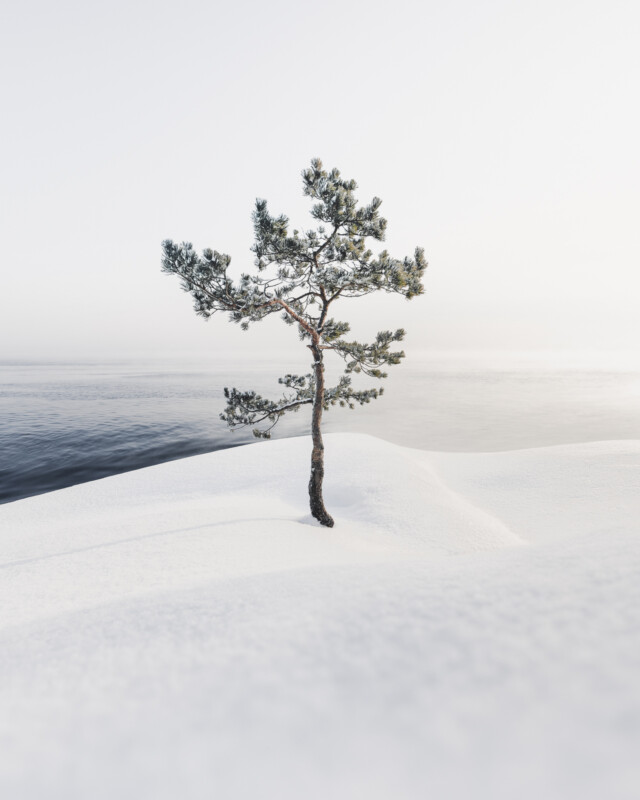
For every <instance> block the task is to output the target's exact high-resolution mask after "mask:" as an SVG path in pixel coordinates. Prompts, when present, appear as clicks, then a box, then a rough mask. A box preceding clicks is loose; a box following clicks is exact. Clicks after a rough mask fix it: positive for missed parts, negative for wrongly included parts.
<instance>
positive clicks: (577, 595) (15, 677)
mask: <svg viewBox="0 0 640 800" xmlns="http://www.w3.org/2000/svg"><path fill="white" fill-rule="evenodd" d="M325 446H326V479H325V482H326V491H325V499H326V504H327V508H328V509H329V510H330V512H331V513H332V514H333V516H334V517H335V519H336V526H335V528H333V529H331V530H328V529H325V528H321V527H320V526H318V525H317V524H316V523H315V522H314V521H313V520H312V519H311V518H310V517H309V515H308V510H307V506H306V482H307V478H308V465H309V457H310V443H309V440H308V439H307V438H300V439H288V440H279V441H274V442H268V443H260V444H257V445H250V446H246V447H240V448H236V449H233V450H226V451H222V452H217V453H212V454H209V455H204V456H198V457H195V458H190V459H185V460H183V461H177V462H172V463H169V464H164V465H160V466H157V467H152V468H149V469H145V470H140V471H138V472H134V473H128V474H126V475H120V476H117V477H114V478H108V479H105V480H102V481H96V482H95V483H91V484H84V485H81V486H77V487H73V488H70V489H65V490H62V491H59V492H55V493H51V494H49V495H43V496H40V497H35V498H30V499H27V500H23V501H20V502H17V503H12V504H8V505H5V506H2V507H0V551H1V553H2V559H1V563H0V794H1V795H2V796H3V797H10V798H45V797H46V798H47V800H49V799H50V798H65V800H69V798H87V797H91V798H92V799H93V798H103V797H104V798H110V799H111V798H114V797H117V798H124V799H125V800H126V799H128V798H140V797H143V798H147V797H149V798H150V797H153V798H154V800H155V799H156V798H160V799H162V798H175V797H180V798H205V797H206V798H210V797H220V798H225V800H226V798H254V797H262V798H278V800H288V798H301V797H304V798H305V799H309V800H315V798H322V799H323V800H326V799H327V798H331V800H342V798H345V799H346V798H349V799H350V800H351V799H352V798H367V800H377V798H381V799H382V798H385V799H386V798H396V797H402V798H424V797H428V796H432V797H433V796H435V797H439V798H442V797H447V798H465V799H466V798H470V797H473V798H502V797H504V798H507V797H508V798H513V797H514V796H518V797H519V798H541V797H544V798H563V800H565V799H566V798H574V797H576V798H578V797H580V798H590V797H593V798H602V797H607V798H625V797H629V798H630V797H632V796H635V794H634V792H635V791H636V790H637V785H638V782H639V781H640V769H639V768H638V766H637V762H638V759H637V753H638V752H640V678H639V675H640V581H639V580H638V578H639V575H640V538H639V537H638V533H639V532H640V531H639V528H638V520H640V499H639V497H640V493H639V492H638V487H639V486H640V480H639V471H640V443H638V442H612V443H597V444H588V445H574V446H566V447H555V448H544V449H539V450H532V451H515V452H509V453H494V454H486V455H485V454H480V455H478V454H474V455H466V454H435V453H425V452H422V451H417V450H411V449H407V448H401V447H397V446H395V445H391V444H389V443H387V442H383V441H381V440H378V439H375V438H373V437H369V436H364V435H346V434H332V435H328V436H327V437H326V439H325Z"/></svg>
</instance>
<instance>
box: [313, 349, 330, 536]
mask: <svg viewBox="0 0 640 800" xmlns="http://www.w3.org/2000/svg"><path fill="white" fill-rule="evenodd" d="M310 349H311V352H312V353H313V369H314V372H315V384H316V385H315V393H314V396H313V412H312V416H311V438H312V440H313V450H312V451H311V478H310V479H309V504H310V506H311V514H312V516H314V517H315V518H316V519H317V520H318V522H319V523H320V524H321V525H326V526H327V527H328V528H333V518H332V517H331V516H330V515H329V513H328V512H327V509H326V508H325V507H324V501H323V499H322V479H323V478H324V444H323V443H322V433H321V432H320V423H321V421H322V403H323V400H324V364H323V363H322V350H321V349H320V347H319V346H318V344H317V343H316V342H314V344H312V345H311V346H310Z"/></svg>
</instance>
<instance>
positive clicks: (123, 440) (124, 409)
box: [0, 354, 640, 503]
mask: <svg viewBox="0 0 640 800" xmlns="http://www.w3.org/2000/svg"><path fill="white" fill-rule="evenodd" d="M286 371H287V368H286V366H285V369H282V366H281V365H280V366H278V365H275V364H272V365H268V364H267V365H262V366H261V367H260V368H259V369H255V368H253V367H251V366H248V365H244V366H242V365H238V363H235V364H234V363H231V362H222V361H220V362H218V363H212V362H210V361H209V362H206V363H205V362H202V363H190V364H184V363H183V362H177V361H174V362H163V363H160V362H158V361H154V362H110V363H65V364H54V363H48V364H44V363H18V362H14V363H0V502H4V503H6V502H9V501H12V500H18V499H20V498H24V497H28V496H30V495H35V494H40V493H42V492H48V491H52V490H54V489H60V488H62V487H65V486H70V485H73V484H76V483H82V482H84V481H89V480H94V479H96V478H102V477H105V476H107V475H113V474H116V473H119V472H126V471H127V470H132V469H138V468H140V467H145V466H149V465H151V464H157V463H160V462H163V461H169V460H172V459H176V458H184V457H185V456H191V455H196V454H198V453H205V452H209V451H211V450H218V449H221V448H226V447H233V446H235V445H239V444H246V443H249V442H256V440H255V439H254V438H253V436H252V434H251V431H250V430H243V431H237V432H235V433H231V432H230V431H229V430H228V429H227V427H226V426H225V424H224V423H222V422H221V421H220V419H219V417H218V415H219V413H220V411H222V409H223V407H224V398H223V387H224V386H237V387H238V388H243V389H249V388H255V389H257V390H258V391H260V392H262V393H264V394H265V396H272V397H274V398H276V397H278V394H279V391H278V390H279V388H280V387H279V386H278V384H277V381H276V379H277V377H278V376H279V375H281V374H283V373H284V372H286ZM370 384H373V385H375V384H376V382H375V381H368V382H365V383H364V384H363V385H370ZM384 386H385V394H384V396H383V397H382V398H380V399H379V400H377V401H374V402H372V403H371V404H370V405H368V406H365V407H363V408H359V407H356V409H355V410H354V411H349V410H344V409H331V410H330V411H329V412H328V413H327V414H326V415H325V424H324V429H325V430H326V431H327V432H331V431H348V430H352V431H362V432H367V433H372V434H375V435H377V436H380V437H382V438H385V439H388V440H390V441H392V442H396V443H398V444H402V445H408V446H411V447H418V448H423V449H428V450H450V451H492V450H508V449H514V448H522V447H538V446H542V445H553V444H565V443H570V442H581V441H596V440H604V439H640V366H639V365H638V364H637V363H636V364H635V365H634V364H633V363H632V362H631V361H629V360H627V359H624V358H616V357H613V356H612V357H610V358H609V357H604V358H603V357H600V358H599V359H598V360H597V361H594V360H590V359H589V358H585V357H581V358H568V357H563V358H559V359H556V360H554V361H550V360H549V359H548V358H546V357H545V358H540V357H538V358H536V357H531V356H528V355H525V354H521V355H518V354H510V355H509V356H506V357H505V356H492V355H490V354H485V355H483V356H473V357H472V356H460V355H453V354H435V355H429V356H420V357H413V358H411V359H407V361H406V362H405V363H404V364H402V365H401V366H399V367H396V368H392V369H391V370H390V377H389V378H388V380H386V381H385V382H384ZM308 426H309V409H303V410H301V411H300V412H299V413H297V414H289V415H288V416H287V417H285V418H283V420H282V421H281V422H280V423H279V424H278V426H277V427H276V428H275V430H274V432H273V436H274V438H279V437H282V436H299V435H303V434H306V433H307V432H308ZM255 446H256V447H260V446H263V444H262V443H261V442H256V444H255Z"/></svg>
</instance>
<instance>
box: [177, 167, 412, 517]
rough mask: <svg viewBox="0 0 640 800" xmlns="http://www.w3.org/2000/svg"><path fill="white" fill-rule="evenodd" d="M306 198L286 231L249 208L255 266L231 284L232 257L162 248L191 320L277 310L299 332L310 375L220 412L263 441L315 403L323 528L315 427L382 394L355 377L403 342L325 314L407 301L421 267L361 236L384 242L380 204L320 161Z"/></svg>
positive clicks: (261, 210)
mask: <svg viewBox="0 0 640 800" xmlns="http://www.w3.org/2000/svg"><path fill="white" fill-rule="evenodd" d="M302 184H303V192H304V194H305V195H306V196H308V197H310V198H311V199H312V200H313V201H314V202H313V206H312V208H311V216H312V217H313V218H314V220H316V221H317V223H319V224H317V225H316V227H315V228H310V229H308V230H304V231H301V230H296V229H293V230H290V226H289V220H288V218H287V217H285V216H284V215H280V216H277V217H274V216H272V215H271V214H270V213H269V211H268V208H267V202H266V200H260V199H258V200H256V204H255V209H254V212H253V227H254V232H255V242H254V244H253V246H252V248H251V250H252V252H253V254H254V256H255V260H254V264H255V267H256V270H255V272H253V273H243V274H242V275H241V276H240V279H239V281H236V282H234V281H233V280H232V279H231V278H230V277H229V275H228V270H229V264H230V262H231V258H230V256H228V255H226V254H224V253H218V252H217V251H215V250H210V249H206V250H203V251H202V255H198V254H197V253H196V251H195V250H194V248H193V245H192V244H191V243H189V242H183V243H182V244H180V245H177V244H174V242H173V241H171V240H169V239H167V240H166V241H164V242H163V243H162V249H163V258H162V269H163V271H164V272H167V273H170V274H175V275H178V277H179V278H180V282H181V285H182V288H183V289H184V290H185V291H186V292H188V293H189V294H190V295H191V296H192V298H193V301H194V308H195V311H196V313H197V314H199V315H200V316H202V317H204V318H205V319H208V318H209V317H211V316H212V315H213V314H215V313H216V312H220V311H222V312H227V313H228V314H229V316H230V319H231V320H232V321H233V322H235V323H237V324H239V325H240V326H241V327H242V328H243V329H245V330H246V329H247V328H248V327H249V325H251V324H253V323H255V322H259V321H260V320H262V319H264V318H265V317H266V316H268V315H270V314H274V313H278V314H280V315H281V316H282V319H283V320H284V322H286V323H287V324H289V325H293V326H296V327H297V330H298V334H299V337H300V339H301V340H302V342H304V343H305V345H306V346H307V347H309V349H310V350H311V353H312V355H313V364H312V371H311V372H310V373H308V374H305V375H285V376H284V377H282V378H280V379H279V382H280V384H281V385H282V386H284V387H285V390H286V391H285V392H284V393H283V395H282V397H281V398H280V399H278V400H267V399H265V398H263V397H262V396H261V395H259V394H257V393H256V392H254V391H239V390H238V389H235V388H233V389H225V390H224V393H225V398H226V401H227V404H226V408H225V411H224V412H223V413H222V414H221V415H220V416H221V418H222V419H223V420H224V421H225V422H226V423H227V424H228V425H229V427H230V428H231V429H235V428H238V427H242V426H252V427H253V433H254V435H255V436H257V437H260V438H269V437H270V434H271V430H272V429H273V427H274V426H275V425H276V424H277V422H278V420H279V419H280V418H281V417H282V416H283V415H284V414H285V413H287V412H288V411H297V410H298V409H299V408H301V407H302V406H303V405H311V406H312V407H313V415H312V437H313V445H314V447H313V452H312V465H311V479H310V482H309V493H310V500H311V510H312V513H313V515H314V516H315V517H316V518H317V519H318V520H319V521H320V522H321V523H322V524H324V525H329V526H330V525H333V520H332V519H331V517H330V516H329V514H328V513H327V512H326V510H325V509H324V503H323V501H322V478H323V475H324V459H323V455H324V448H323V445H322V436H321V431H320V422H321V418H322V412H323V411H325V410H327V409H329V408H330V407H331V406H334V405H336V404H338V405H340V406H349V407H350V408H354V407H355V405H356V404H359V405H363V404H364V403H369V402H370V401H371V400H374V399H376V398H377V397H379V396H380V395H381V394H382V391H383V390H382V389H381V388H372V389H364V390H357V389H355V388H354V387H353V386H352V383H351V375H352V374H353V373H363V374H365V375H367V376H369V377H371V378H378V379H382V378H386V377H387V373H386V372H385V371H384V368H385V367H387V366H392V365H394V364H399V363H400V361H401V359H402V358H404V352H403V351H402V350H392V349H391V347H392V345H393V344H394V343H396V342H400V341H402V340H403V338H404V335H405V332H404V330H403V329H402V328H399V329H398V330H396V331H381V332H380V333H378V334H377V336H376V338H375V341H374V342H372V343H371V344H362V343H360V342H355V341H349V340H348V339H347V338H345V337H347V334H348V333H349V330H350V329H349V324H348V323H347V322H341V321H338V320H335V319H334V318H333V317H329V309H330V308H331V307H332V306H334V304H335V303H336V302H337V301H338V300H339V299H343V298H356V297H364V296H366V295H369V294H372V293H374V292H380V291H382V292H389V293H395V294H400V295H402V296H404V297H406V298H407V299H408V300H410V299H411V298H413V297H416V296H417V295H420V294H422V293H423V291H424V287H423V284H422V277H423V275H424V271H425V269H426V267H427V263H426V261H425V257H424V251H423V250H422V248H420V247H417V248H416V249H415V252H414V255H413V257H412V258H409V257H406V258H403V259H397V258H393V257H392V256H390V255H389V253H388V252H387V251H386V250H382V251H381V252H380V253H378V255H374V254H373V252H372V251H371V250H370V249H369V248H368V246H367V240H368V239H373V240H375V241H379V242H381V241H384V238H385V230H386V227H387V221H386V220H385V219H384V218H383V217H381V216H380V213H379V208H380V205H381V202H382V201H381V200H380V199H379V198H377V197H374V198H373V200H372V201H371V202H370V203H369V204H368V205H364V206H359V205H358V201H357V200H356V198H355V196H354V192H355V190H356V188H357V184H356V182H355V181H353V180H345V179H344V178H342V177H341V175H340V172H339V171H338V170H337V169H332V170H330V171H326V170H325V169H324V167H323V165H322V162H321V161H320V160H319V159H314V160H312V162H311V166H310V167H309V168H308V169H305V170H303V172H302ZM327 351H330V352H332V353H334V354H335V355H337V356H339V357H340V358H342V359H343V361H344V363H345V367H344V374H343V375H342V376H341V377H340V379H339V380H338V383H337V384H336V385H335V386H333V387H329V388H325V386H324V354H325V353H326V352H327Z"/></svg>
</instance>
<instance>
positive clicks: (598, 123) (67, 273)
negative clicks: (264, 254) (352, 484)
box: [0, 0, 640, 359]
mask: <svg viewBox="0 0 640 800" xmlns="http://www.w3.org/2000/svg"><path fill="white" fill-rule="evenodd" d="M639 32H640V4H638V3H637V0H633V2H632V1H629V2H624V1H623V0H609V1H608V2H590V1H589V0H575V1H574V0H553V2H548V0H536V2H526V1H525V2H513V0H511V1H507V0H504V2H498V1H497V0H457V1H456V0H452V2H446V3H444V2H441V0H439V2H429V1H427V2H417V1H416V2H407V1H406V0H394V2H371V1H370V2H355V0H345V1H343V2H333V0H330V2H325V3H322V4H319V3H318V4H312V3H303V2H299V1H298V2H294V1H293V0H275V1H274V2H270V3H265V2H253V1H251V2H233V3H222V2H215V0H207V1H206V2H201V1H200V0H181V2H180V3H178V2H174V1H170V2H158V1H156V2H151V0H148V1H144V2H143V0H127V2H122V0H111V2H108V3H107V2H86V0H82V1H81V0H74V1H73V2H70V0H59V2H56V3H51V2H44V0H37V1H33V0H20V2H18V1H17V0H13V1H11V0H5V2H4V3H3V4H2V11H1V18H0V61H1V67H2V76H3V77H2V87H1V92H2V95H1V109H2V114H1V120H2V121H1V123H0V125H1V131H2V136H1V143H0V148H1V150H0V159H1V162H0V169H1V173H0V178H1V180H0V196H1V201H0V202H1V207H0V226H1V229H2V230H1V232H2V265H1V267H0V269H1V283H0V358H3V359H12V358H33V359H38V358H52V357H53V358H71V357H83V358H94V357H96V358H100V357H107V356H110V357H113V356H115V357H120V356H128V355H138V354H146V355H155V356H162V355H174V354H178V353H190V354H193V355H199V354H203V353H209V352H210V353H216V352H220V351H227V352H229V351H232V352H235V351H246V350H248V349H251V348H254V347H258V348H261V347H264V345H265V343H267V344H268V343H270V344H271V345H272V347H274V348H276V347H277V348H285V347H289V346H290V347H293V348H296V347H299V344H298V342H297V339H296V336H295V331H293V330H292V329H290V328H288V327H287V326H285V325H283V324H282V323H279V321H278V320H277V319H273V320H269V321H268V322H267V323H265V324H264V325H260V326H256V327H254V328H253V329H252V331H250V332H249V333H247V334H243V333H242V332H241V331H240V330H239V329H238V328H236V327H235V326H232V325H231V324H230V323H228V322H227V321H226V319H225V318H223V317H222V316H217V317H215V318H214V319H212V320H211V321H209V322H208V323H205V322H204V321H202V320H201V319H199V318H197V317H196V316H195V314H194V313H193V311H192V308H191V300H190V298H189V297H188V296H187V295H186V294H184V293H183V292H181V291H180V289H179V284H178V281H177V279H176V278H175V277H168V276H166V275H163V274H162V273H161V272H160V242H161V241H162V239H165V238H172V239H175V240H178V241H183V240H188V241H192V242H193V243H194V244H195V246H196V247H197V248H198V249H202V248H203V247H207V246H210V247H213V248H215V249H218V250H221V251H223V252H227V253H230V254H231V255H232V257H233V262H232V265H233V266H234V267H235V268H237V270H238V271H240V270H246V269H247V268H248V267H250V266H251V264H252V255H251V253H250V252H249V247H250V245H251V243H252V238H253V237H252V228H251V211H252V208H253V203H254V200H255V198H256V197H265V198H267V199H268V200H269V204H270V210H271V211H272V212H274V213H280V212H284V213H286V214H287V215H288V216H289V217H290V218H291V221H292V223H294V224H295V225H298V226H300V227H305V226H307V225H308V224H309V223H310V222H311V219H310V217H308V215H307V208H308V206H309V203H308V201H307V200H306V199H304V198H303V197H302V192H301V180H300V171H301V170H302V169H303V168H304V167H306V166H307V165H308V163H309V161H310V159H311V158H312V157H315V156H318V157H320V158H322V160H323V161H324V163H325V166H327V167H333V166H337V167H338V168H339V169H340V170H341V171H342V173H343V175H344V176H345V177H349V178H355V179H356V180H357V181H358V184H359V190H358V196H359V197H360V198H361V199H362V200H363V201H368V200H370V198H371V197H372V196H373V195H378V196H380V197H381V198H382V199H383V201H384V202H383V206H382V213H383V215H384V216H385V217H386V218H387V219H388V221H389V227H388V237H387V242H386V246H387V247H388V249H389V250H390V252H391V253H392V255H395V256H398V257H402V256H404V255H406V254H411V253H412V252H413V250H414V248H415V246H416V245H422V246H423V247H424V248H425V251H426V254H427V257H428V259H429V262H430V267H429V269H428V271H427V274H426V276H425V284H426V295H425V296H424V297H423V298H418V299H416V300H413V301H412V302H411V303H407V302H406V301H404V300H402V299H401V298H396V297H393V296H388V295H384V296H383V297H382V298H381V299H380V300H379V301H378V300H375V301H373V302H367V301H358V300H355V301H351V302H350V301H344V302H343V303H342V304H341V305H338V306H337V307H336V316H337V317H338V318H342V319H348V320H352V321H353V330H354V333H355V334H361V336H362V338H364V339H366V338H368V336H369V335H371V334H373V333H375V332H376V331H377V330H380V329H386V328H393V327H397V326H399V325H403V326H404V327H405V328H406V329H407V332H408V333H407V340H406V348H405V349H406V350H407V351H410V350H411V349H443V348H444V349H449V348H450V349H456V350H472V349H478V348H490V349H512V348H527V349H534V350H538V349H543V350H544V349H555V350H561V349H575V348H578V349H584V348H605V349H607V348H626V349H633V348H637V347H638V342H639V340H640V335H639V334H640V321H639V319H640V314H639V313H638V308H639V306H640V303H639V301H638V295H639V289H640V278H639V277H638V268H639V265H640V258H639V256H640V236H639V233H638V221H639V219H640V191H639V188H638V187H640V156H639V147H638V142H640V111H639V108H638V96H639V88H640V48H639V47H638V35H639Z"/></svg>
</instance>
